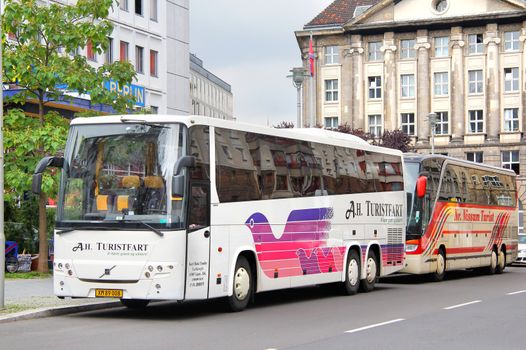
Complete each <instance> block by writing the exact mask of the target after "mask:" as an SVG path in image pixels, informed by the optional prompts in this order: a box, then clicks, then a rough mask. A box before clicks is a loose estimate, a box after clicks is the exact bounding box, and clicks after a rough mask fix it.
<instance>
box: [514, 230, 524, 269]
mask: <svg viewBox="0 0 526 350" xmlns="http://www.w3.org/2000/svg"><path fill="white" fill-rule="evenodd" d="M515 263H516V264H526V234H521V235H519V255H518V256H517V260H515Z"/></svg>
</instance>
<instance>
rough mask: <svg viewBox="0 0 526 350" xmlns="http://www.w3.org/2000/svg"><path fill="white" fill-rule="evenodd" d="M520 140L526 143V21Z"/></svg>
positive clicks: (520, 38)
mask: <svg viewBox="0 0 526 350" xmlns="http://www.w3.org/2000/svg"><path fill="white" fill-rule="evenodd" d="M519 40H520V42H521V43H522V140H523V142H526V21H524V22H522V30H521V36H520V37H519Z"/></svg>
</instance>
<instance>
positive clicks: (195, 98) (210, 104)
mask: <svg viewBox="0 0 526 350" xmlns="http://www.w3.org/2000/svg"><path fill="white" fill-rule="evenodd" d="M190 98H191V107H192V109H191V113H192V114H196V115H206V116H209V117H212V118H219V119H226V120H233V119H234V106H233V95H232V88H231V86H230V85H229V84H228V83H226V82H224V81H223V80H222V79H220V78H218V77H217V76H216V75H214V74H213V73H211V72H209V71H208V70H207V69H205V68H204V66H203V61H202V60H201V59H199V58H198V57H197V56H196V55H194V54H190Z"/></svg>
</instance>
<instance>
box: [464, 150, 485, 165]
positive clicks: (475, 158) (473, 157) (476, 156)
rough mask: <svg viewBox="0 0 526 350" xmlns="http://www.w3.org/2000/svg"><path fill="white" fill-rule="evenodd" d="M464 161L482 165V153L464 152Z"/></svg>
mask: <svg viewBox="0 0 526 350" xmlns="http://www.w3.org/2000/svg"><path fill="white" fill-rule="evenodd" d="M466 159H467V160H469V161H470V162H475V163H484V152H466Z"/></svg>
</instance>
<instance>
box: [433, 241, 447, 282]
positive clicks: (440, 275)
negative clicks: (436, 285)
mask: <svg viewBox="0 0 526 350" xmlns="http://www.w3.org/2000/svg"><path fill="white" fill-rule="evenodd" d="M445 276H446V254H445V253H444V250H443V249H440V251H439V252H438V255H437V269H436V271H435V272H433V273H432V274H431V278H432V279H433V281H435V282H440V281H443V280H444V277H445Z"/></svg>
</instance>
